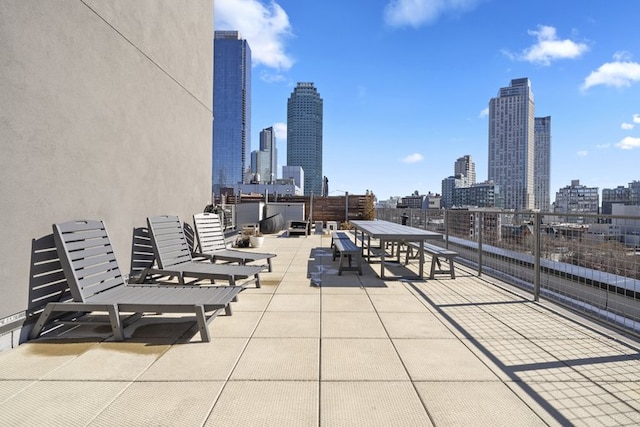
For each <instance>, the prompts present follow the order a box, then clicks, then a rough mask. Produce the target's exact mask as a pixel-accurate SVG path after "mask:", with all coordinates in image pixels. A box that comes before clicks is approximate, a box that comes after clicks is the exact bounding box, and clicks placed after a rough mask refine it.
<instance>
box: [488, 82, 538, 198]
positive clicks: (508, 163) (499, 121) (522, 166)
mask: <svg viewBox="0 0 640 427" xmlns="http://www.w3.org/2000/svg"><path fill="white" fill-rule="evenodd" d="M534 115H535V103H534V100H533V92H531V85H530V83H529V79H528V78H522V79H514V80H511V85H510V86H509V87H503V88H501V89H500V91H499V93H498V96H497V97H496V98H492V99H491V101H489V156H488V163H489V173H488V178H489V180H490V181H493V182H494V183H495V184H496V185H498V186H499V188H500V192H501V193H502V197H503V200H504V207H505V209H516V210H528V209H533V208H534V206H535V204H534V150H535V137H534V117H535V116H534Z"/></svg>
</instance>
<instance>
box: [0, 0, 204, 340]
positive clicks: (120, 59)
mask: <svg viewBox="0 0 640 427" xmlns="http://www.w3.org/2000/svg"><path fill="white" fill-rule="evenodd" d="M212 74H213V0H136V1H130V0H84V1H79V0H2V1H1V2H0V146H1V153H2V154H1V155H0V203H1V208H0V221H1V222H0V223H1V224H2V228H1V230H2V236H0V293H2V298H0V319H5V318H7V316H11V315H14V314H17V313H23V312H24V311H25V309H26V308H27V304H28V298H29V293H28V287H29V274H30V263H31V241H32V239H38V238H41V237H43V236H45V235H47V234H50V233H51V224H52V223H55V222H62V221H67V220H71V219H82V218H87V219H102V220H104V221H105V222H106V224H107V227H108V229H109V232H110V235H111V239H112V243H113V244H114V249H115V250H116V255H117V257H118V260H119V262H120V267H121V269H122V270H123V273H128V271H129V266H130V248H131V237H132V230H133V228H134V227H140V226H144V225H145V220H146V217H147V216H149V215H157V214H164V213H168V214H177V215H180V217H181V218H182V219H183V220H188V219H189V218H190V217H191V215H192V214H193V213H194V212H201V211H202V209H203V208H204V206H205V205H206V204H207V202H208V201H209V199H210V186H211V184H210V183H211V121H212V105H211V98H212V96H211V94H212ZM0 326H1V325H0ZM0 346H1V345H0Z"/></svg>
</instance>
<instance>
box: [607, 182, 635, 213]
mask: <svg viewBox="0 0 640 427" xmlns="http://www.w3.org/2000/svg"><path fill="white" fill-rule="evenodd" d="M615 203H617V204H622V205H626V206H638V205H640V181H632V182H630V183H629V186H628V187H624V186H622V185H620V186H618V187H616V188H603V189H602V213H603V214H605V215H611V213H612V208H611V206H612V205H613V204H615Z"/></svg>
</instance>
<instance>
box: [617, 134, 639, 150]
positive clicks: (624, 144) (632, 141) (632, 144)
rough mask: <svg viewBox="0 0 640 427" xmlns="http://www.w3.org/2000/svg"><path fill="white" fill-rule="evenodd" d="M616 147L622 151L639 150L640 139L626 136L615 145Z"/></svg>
mask: <svg viewBox="0 0 640 427" xmlns="http://www.w3.org/2000/svg"><path fill="white" fill-rule="evenodd" d="M616 147H618V148H620V149H622V150H633V149H634V148H640V138H633V137H631V136H627V137H626V138H624V139H623V140H622V141H620V142H618V143H617V144H616Z"/></svg>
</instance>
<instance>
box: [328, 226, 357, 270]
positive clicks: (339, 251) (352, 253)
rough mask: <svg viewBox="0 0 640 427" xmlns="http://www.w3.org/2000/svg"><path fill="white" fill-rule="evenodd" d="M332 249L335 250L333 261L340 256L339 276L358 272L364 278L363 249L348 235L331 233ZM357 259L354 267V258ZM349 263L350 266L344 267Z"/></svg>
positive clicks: (337, 232) (336, 232)
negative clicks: (344, 273)
mask: <svg viewBox="0 0 640 427" xmlns="http://www.w3.org/2000/svg"><path fill="white" fill-rule="evenodd" d="M331 247H332V248H333V260H334V261H335V260H336V257H338V255H339V256H340V260H339V267H338V275H339V276H340V275H342V272H343V271H346V270H349V271H357V272H358V274H359V275H360V276H362V248H360V247H358V246H357V245H356V244H355V243H354V242H352V241H351V238H350V237H349V236H348V235H347V233H344V232H340V231H334V232H333V233H331ZM354 257H355V263H356V265H354V266H352V265H351V261H352V258H354ZM344 261H347V263H348V265H347V266H345V265H344Z"/></svg>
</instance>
